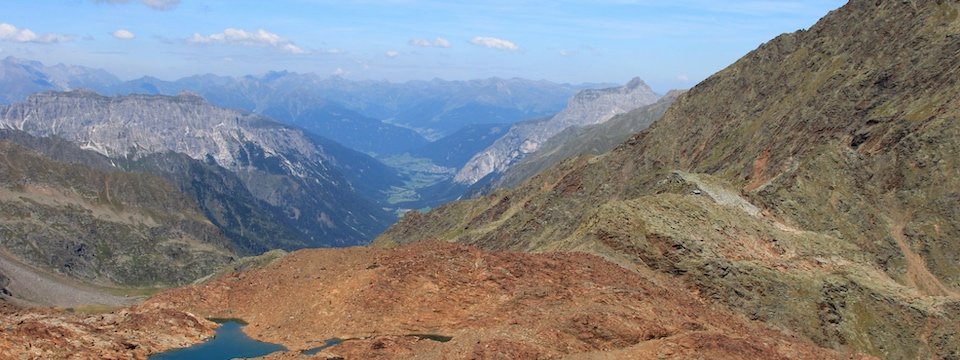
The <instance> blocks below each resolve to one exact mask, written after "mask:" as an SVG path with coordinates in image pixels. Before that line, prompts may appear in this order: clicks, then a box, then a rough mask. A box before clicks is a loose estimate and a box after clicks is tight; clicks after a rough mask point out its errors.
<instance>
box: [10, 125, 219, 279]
mask: <svg viewBox="0 0 960 360" xmlns="http://www.w3.org/2000/svg"><path fill="white" fill-rule="evenodd" d="M0 248H2V249H0V251H4V252H6V253H9V254H14V255H16V256H17V257H19V258H21V259H23V260H24V261H26V262H28V263H31V264H33V265H36V266H39V267H41V268H45V269H52V270H54V271H56V272H59V273H61V274H65V275H68V276H70V277H73V278H76V279H81V280H84V281H88V282H94V283H101V284H116V285H124V286H142V287H146V286H160V285H167V286H169V285H177V284H183V283H186V282H190V281H193V280H194V279H196V278H199V277H201V276H203V275H205V274H207V273H209V272H211V271H213V270H214V269H216V268H218V267H220V266H222V265H223V264H225V263H226V262H227V261H229V260H230V258H231V257H233V256H235V253H234V252H233V251H231V250H230V248H231V246H230V244H229V242H228V241H227V239H226V238H224V237H223V236H222V235H221V233H220V231H219V229H217V227H215V226H213V225H212V224H210V222H208V221H207V219H206V218H204V216H203V214H201V213H200V211H199V209H198V208H197V206H196V203H195V202H194V201H193V199H191V198H189V197H187V196H184V195H183V194H181V193H180V192H179V191H177V189H176V188H174V187H173V186H172V185H171V184H170V183H168V182H166V181H164V180H163V179H160V178H158V177H155V176H150V175H144V174H133V173H125V172H120V171H104V170H98V169H95V168H91V167H88V166H84V165H77V164H68V163H63V162H57V161H53V160H50V159H48V158H46V157H43V156H41V155H40V154H38V153H36V152H34V151H32V150H29V149H27V148H24V147H22V146H20V145H17V144H14V143H11V142H8V141H0ZM3 261H6V260H3ZM12 295H14V296H18V295H19V294H12Z"/></svg>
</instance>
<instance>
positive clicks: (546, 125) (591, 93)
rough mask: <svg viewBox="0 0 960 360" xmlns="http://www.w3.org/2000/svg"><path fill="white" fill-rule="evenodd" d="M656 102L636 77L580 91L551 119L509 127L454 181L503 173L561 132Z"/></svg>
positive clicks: (470, 162) (472, 179) (468, 183)
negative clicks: (612, 86) (610, 86)
mask: <svg viewBox="0 0 960 360" xmlns="http://www.w3.org/2000/svg"><path fill="white" fill-rule="evenodd" d="M655 101H657V95H656V94H654V93H653V90H651V89H650V87H649V86H647V84H646V83H644V82H643V81H642V80H640V79H639V78H634V79H633V80H630V82H629V83H627V84H626V85H624V86H621V87H615V88H607V89H596V90H595V89H589V90H583V91H581V92H579V93H577V95H576V96H574V97H573V98H571V99H570V100H569V101H568V102H567V106H566V107H565V108H564V109H563V111H560V112H559V113H558V114H556V115H554V116H553V117H551V118H549V119H544V120H534V121H527V122H523V123H519V124H516V125H514V126H512V127H511V128H510V130H507V133H506V134H504V135H503V136H501V137H500V138H499V139H497V141H495V142H494V143H493V144H492V145H490V146H489V147H487V148H486V149H484V150H483V151H481V152H479V153H477V154H476V155H474V156H473V158H471V159H470V161H468V162H467V164H466V165H464V166H463V168H461V169H460V171H459V172H458V173H457V175H456V176H455V177H454V181H456V182H457V183H461V184H467V185H470V184H474V183H476V182H477V181H480V179H482V178H484V177H486V176H487V175H490V174H492V173H502V172H504V171H506V170H507V169H508V168H509V167H510V166H511V165H513V164H514V163H516V162H517V161H518V160H520V159H522V158H523V157H524V156H526V155H527V154H530V153H532V152H534V151H536V150H537V149H538V148H539V147H540V145H541V144H543V142H544V141H547V139H549V138H551V137H553V136H554V135H556V134H557V133H559V132H560V131H563V129H566V128H568V127H571V126H585V125H593V124H598V123H602V122H604V121H607V120H609V119H610V118H612V117H613V116H614V115H617V114H622V113H625V112H627V111H630V110H633V109H636V108H638V107H640V106H644V105H649V104H652V103H654V102H655Z"/></svg>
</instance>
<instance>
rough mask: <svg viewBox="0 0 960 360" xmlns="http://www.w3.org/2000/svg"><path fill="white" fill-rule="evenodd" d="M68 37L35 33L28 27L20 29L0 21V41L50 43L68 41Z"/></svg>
mask: <svg viewBox="0 0 960 360" xmlns="http://www.w3.org/2000/svg"><path fill="white" fill-rule="evenodd" d="M69 40H70V38H69V37H67V36H63V35H58V34H43V35H37V34H36V33H34V32H33V31H31V30H30V29H20V28H17V27H16V26H13V25H11V24H7V23H0V41H10V42H20V43H27V42H30V43H41V44H51V43H59V42H65V41H69Z"/></svg>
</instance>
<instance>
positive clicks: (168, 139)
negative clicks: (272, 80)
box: [0, 91, 396, 248]
mask: <svg viewBox="0 0 960 360" xmlns="http://www.w3.org/2000/svg"><path fill="white" fill-rule="evenodd" d="M0 128H11V129H17V130H21V131H26V132H28V133H30V134H32V135H35V136H44V137H46V136H59V137H62V138H64V139H67V140H70V141H72V142H75V143H78V144H80V145H82V146H83V147H85V148H87V149H91V150H94V151H97V152H100V153H101V154H104V155H107V156H111V157H115V158H125V159H132V160H137V159H140V158H142V157H144V156H147V155H150V154H158V153H165V152H169V151H172V152H178V153H182V154H185V155H187V156H189V157H191V158H193V159H196V160H199V161H204V162H208V163H210V164H216V165H218V166H221V167H223V168H226V169H228V170H230V171H232V172H233V173H235V174H236V176H237V177H238V178H239V179H240V181H241V182H242V183H243V185H244V187H245V188H246V190H247V191H249V192H250V193H251V194H252V195H253V196H254V197H256V198H257V199H259V200H261V201H262V202H263V203H265V204H267V205H269V207H270V208H269V209H268V210H269V211H271V212H277V213H281V214H283V215H284V216H285V217H286V219H287V221H289V222H290V223H292V224H293V225H294V226H295V227H296V229H297V230H298V231H300V232H302V233H303V234H305V235H306V238H304V239H301V241H300V243H299V244H295V245H294V246H288V248H297V247H303V246H324V245H326V246H330V245H351V244H358V243H365V242H366V241H368V240H369V239H371V238H372V237H373V236H374V235H376V234H377V233H379V232H380V231H381V230H382V229H383V228H385V227H386V226H387V224H389V223H390V222H391V221H392V215H391V214H390V213H388V212H386V211H384V210H383V209H381V208H380V207H379V206H378V205H376V204H375V203H374V201H372V200H371V199H370V198H367V197H366V196H364V195H362V194H360V193H359V192H358V191H357V188H365V189H366V190H368V191H370V192H372V193H375V192H376V191H375V190H373V189H370V188H371V187H372V188H376V187H379V186H383V187H386V186H387V185H388V184H390V183H391V181H392V180H391V178H390V176H375V177H374V178H373V184H375V185H370V186H368V184H359V182H361V181H367V180H366V177H367V176H369V175H373V174H365V173H363V172H362V171H355V170H354V169H353V168H350V166H356V165H352V164H349V163H343V164H342V163H340V160H341V158H344V159H352V157H358V156H362V155H354V154H350V153H351V152H350V151H349V150H347V149H343V148H340V147H339V146H323V145H321V144H320V143H319V141H315V139H314V138H311V137H310V136H309V135H306V134H304V133H303V131H302V130H299V129H295V128H291V127H287V126H284V125H281V124H278V123H275V122H272V121H271V120H269V119H267V118H264V117H261V116H256V115H251V114H247V113H242V112H239V111H236V110H228V109H223V108H218V107H215V106H212V105H209V104H207V103H206V102H205V101H204V100H203V99H201V98H199V97H197V96H194V95H187V94H183V95H180V96H176V97H168V96H145V95H131V96H124V97H113V98H111V97H104V96H100V95H97V94H94V93H90V92H85V91H73V92H66V93H42V94H37V95H33V96H31V97H30V98H28V99H27V101H25V102H23V103H18V104H14V105H12V106H9V107H7V108H4V109H0ZM335 150H337V151H339V152H334V151H335ZM339 155H343V156H340V157H339V158H338V156H339ZM370 162H373V163H375V161H374V160H372V159H370ZM381 166H382V165H381ZM381 175H382V174H381ZM394 176H396V175H394ZM351 180H352V181H351Z"/></svg>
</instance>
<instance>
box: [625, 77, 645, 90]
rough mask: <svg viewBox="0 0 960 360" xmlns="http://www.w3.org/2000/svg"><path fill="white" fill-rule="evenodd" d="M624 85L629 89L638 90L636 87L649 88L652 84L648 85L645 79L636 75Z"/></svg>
mask: <svg viewBox="0 0 960 360" xmlns="http://www.w3.org/2000/svg"><path fill="white" fill-rule="evenodd" d="M624 87H625V88H627V89H629V90H636V89H638V88H640V87H644V88H647V89H649V88H650V86H648V85H647V83H645V82H644V81H643V79H640V77H639V76H637V77H634V78H633V79H630V81H629V82H627V85H625V86H624Z"/></svg>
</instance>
